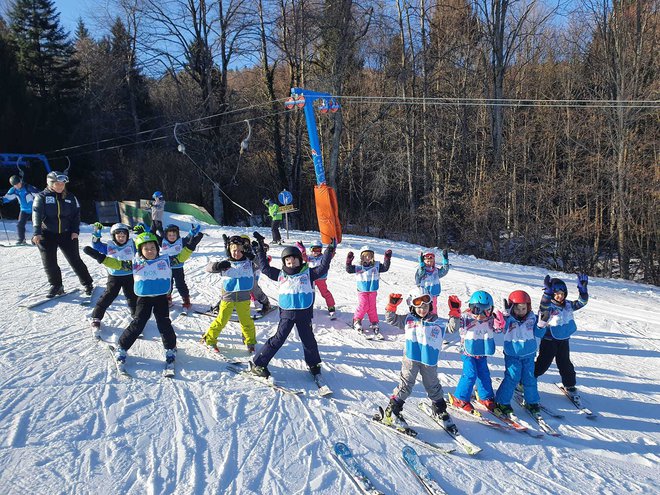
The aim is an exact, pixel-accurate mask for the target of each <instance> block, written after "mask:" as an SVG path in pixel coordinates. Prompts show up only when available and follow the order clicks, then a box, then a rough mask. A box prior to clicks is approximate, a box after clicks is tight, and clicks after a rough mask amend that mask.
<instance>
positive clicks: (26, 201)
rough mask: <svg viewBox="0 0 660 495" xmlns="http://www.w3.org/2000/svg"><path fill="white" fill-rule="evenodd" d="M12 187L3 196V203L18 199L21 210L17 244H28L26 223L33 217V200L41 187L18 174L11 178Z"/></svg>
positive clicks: (17, 226) (17, 227)
mask: <svg viewBox="0 0 660 495" xmlns="http://www.w3.org/2000/svg"><path fill="white" fill-rule="evenodd" d="M9 184H11V186H12V187H11V188H10V189H9V191H7V194H5V195H4V196H3V197H2V203H3V204H5V203H9V202H10V201H13V200H16V201H18V206H19V208H20V211H19V212H18V223H17V224H16V234H17V235H18V240H17V241H16V244H17V245H18V246H22V245H25V244H27V243H26V242H25V224H26V223H27V221H28V220H30V219H31V218H32V202H33V201H34V197H35V195H37V194H39V189H37V188H36V187H34V186H31V185H30V184H27V183H23V179H22V178H21V177H19V176H18V175H12V176H11V177H10V178H9Z"/></svg>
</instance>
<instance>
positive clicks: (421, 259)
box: [419, 251, 424, 266]
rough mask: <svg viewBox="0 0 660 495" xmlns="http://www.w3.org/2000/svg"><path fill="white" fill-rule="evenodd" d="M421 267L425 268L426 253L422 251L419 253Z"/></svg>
mask: <svg viewBox="0 0 660 495" xmlns="http://www.w3.org/2000/svg"><path fill="white" fill-rule="evenodd" d="M419 266H424V253H423V252H422V251H420V252H419Z"/></svg>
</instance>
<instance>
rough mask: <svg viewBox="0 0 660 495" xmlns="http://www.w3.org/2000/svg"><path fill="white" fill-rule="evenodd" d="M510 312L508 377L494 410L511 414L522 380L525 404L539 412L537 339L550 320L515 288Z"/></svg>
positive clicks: (509, 301) (506, 346)
mask: <svg viewBox="0 0 660 495" xmlns="http://www.w3.org/2000/svg"><path fill="white" fill-rule="evenodd" d="M504 306H505V308H506V309H507V311H508V314H505V324H504V329H503V330H502V333H503V334H504V368H505V369H504V380H502V383H501V384H500V386H499V388H498V389H497V394H495V402H496V403H495V408H494V409H493V412H494V413H495V414H496V415H498V416H503V417H508V416H509V415H510V414H511V413H512V412H513V409H512V407H511V398H512V397H513V392H514V390H515V388H516V386H517V385H518V383H522V385H523V387H524V388H523V390H524V395H525V404H526V406H527V408H528V409H529V410H530V411H531V412H533V413H536V412H539V410H540V406H539V401H540V398H539V392H538V386H537V383H536V377H535V376H534V357H535V356H536V351H537V349H538V345H537V343H536V338H537V337H538V338H541V337H543V334H544V333H545V330H544V329H543V327H545V326H546V324H547V323H546V322H545V321H543V320H539V319H538V318H537V317H536V315H535V314H534V312H533V311H532V300H531V298H530V297H529V294H527V292H525V291H524V290H515V291H513V292H512V293H511V294H509V297H508V299H505V300H504Z"/></svg>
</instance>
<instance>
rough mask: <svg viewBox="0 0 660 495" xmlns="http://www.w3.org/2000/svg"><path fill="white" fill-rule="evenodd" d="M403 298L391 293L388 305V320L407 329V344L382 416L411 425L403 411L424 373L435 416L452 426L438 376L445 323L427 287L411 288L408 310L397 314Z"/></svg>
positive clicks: (401, 425)
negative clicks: (396, 382) (397, 382)
mask: <svg viewBox="0 0 660 495" xmlns="http://www.w3.org/2000/svg"><path fill="white" fill-rule="evenodd" d="M402 300H403V298H402V296H401V294H390V300H389V303H388V305H387V306H386V307H385V321H386V322H387V323H389V324H390V325H395V326H397V327H399V328H401V329H403V330H405V347H404V351H403V361H402V363H401V374H400V381H399V384H398V385H397V387H396V388H395V389H394V392H392V396H391V397H390V402H389V404H388V406H387V408H386V409H385V416H384V417H383V418H380V420H381V421H383V422H384V423H386V424H390V425H392V426H394V427H396V428H398V429H405V428H408V424H407V423H406V421H405V419H403V416H402V415H401V411H402V409H403V405H404V403H405V401H406V399H407V398H408V397H410V394H412V391H413V388H414V386H415V381H416V380H417V375H421V377H422V383H423V384H424V389H425V390H426V393H427V395H428V397H429V399H431V406H432V411H433V414H434V416H437V418H438V419H439V420H440V421H442V422H443V423H444V424H445V427H446V428H450V429H451V428H452V426H453V424H454V423H453V421H452V420H451V418H450V417H449V414H448V413H447V403H446V402H445V399H444V396H443V391H442V385H441V384H440V381H439V380H438V358H439V357H440V350H441V348H442V341H443V338H444V335H445V329H444V325H441V324H440V320H438V317H437V315H436V314H434V313H433V312H432V309H433V302H432V300H431V296H430V295H429V294H427V293H426V292H425V291H424V289H422V288H420V287H416V288H415V289H414V290H412V291H411V293H410V295H409V296H408V298H407V299H406V304H407V305H408V313H407V314H405V315H398V314H396V309H397V306H399V304H401V301H402Z"/></svg>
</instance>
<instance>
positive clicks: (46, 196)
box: [32, 171, 94, 297]
mask: <svg viewBox="0 0 660 495" xmlns="http://www.w3.org/2000/svg"><path fill="white" fill-rule="evenodd" d="M46 182H47V184H48V185H47V187H46V189H44V190H43V191H41V192H40V193H39V194H38V195H37V197H36V198H35V200H34V203H33V205H32V229H33V231H34V237H32V242H33V243H34V244H36V245H37V247H38V248H39V252H40V254H41V261H42V263H43V265H44V270H45V271H46V276H47V277H48V283H49V284H50V291H49V292H48V295H47V297H55V296H57V295H60V294H63V293H64V287H63V286H62V272H61V270H60V267H59V265H58V264H57V248H58V247H59V248H60V250H61V251H62V254H63V255H64V257H65V258H66V260H67V261H68V262H69V264H70V265H71V268H73V271H74V272H75V273H76V275H77V276H78V279H79V280H80V283H81V284H82V285H83V286H84V288H85V293H86V294H87V295H91V294H92V290H93V288H94V285H93V280H92V277H91V276H90V274H89V271H88V270H87V266H85V263H83V261H82V259H80V253H79V251H78V233H79V232H80V204H79V203H78V200H77V199H76V197H75V196H74V195H73V194H70V193H68V192H67V191H66V183H67V182H69V178H68V177H67V176H66V174H63V173H62V172H55V171H53V172H50V173H49V174H48V175H47V176H46Z"/></svg>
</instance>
